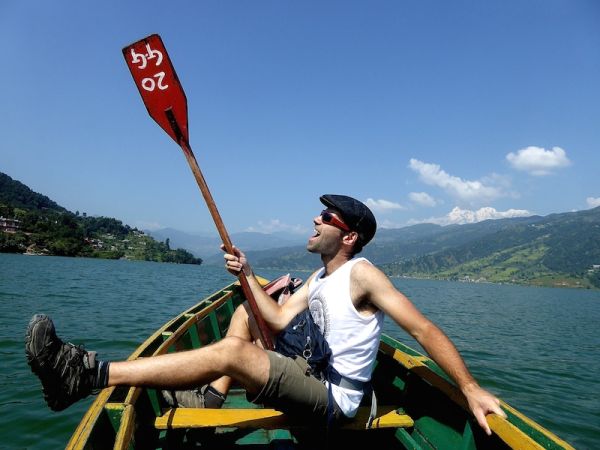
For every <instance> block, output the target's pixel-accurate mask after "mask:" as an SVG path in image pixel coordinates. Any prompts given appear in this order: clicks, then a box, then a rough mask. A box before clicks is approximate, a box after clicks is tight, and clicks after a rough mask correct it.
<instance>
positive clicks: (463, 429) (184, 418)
mask: <svg viewBox="0 0 600 450" xmlns="http://www.w3.org/2000/svg"><path fill="white" fill-rule="evenodd" d="M260 281H261V283H264V284H266V283H267V280H264V279H261V280H260ZM243 301H244V298H243V294H242V291H241V289H240V286H239V284H238V283H233V284H231V285H229V286H227V287H225V288H223V289H222V290H220V291H218V292H216V293H214V294H212V295H210V296H208V297H207V298H206V299H204V300H202V301H201V302H199V303H198V304H197V305H195V306H193V307H191V308H189V309H188V310H186V311H184V312H183V313H181V314H180V315H178V316H177V317H175V318H173V319H172V320H170V321H169V322H167V323H166V324H165V325H164V326H162V327H161V328H160V329H158V330H157V331H156V332H155V333H154V334H153V335H152V336H150V337H149V338H148V339H147V340H146V341H145V342H144V343H143V344H142V345H140V346H139V347H138V348H137V349H136V350H135V351H134V352H133V353H132V354H131V356H130V357H129V359H136V358H144V357H148V356H152V355H159V354H164V353H167V352H176V351H181V350H185V349H190V348H197V347H200V346H203V345H207V344H209V343H211V342H214V341H216V340H218V339H220V338H221V337H222V336H224V335H225V333H226V331H227V328H228V325H229V320H230V318H231V315H232V314H233V311H234V310H235V308H236V307H237V306H238V305H239V304H241V303H242V302H243ZM373 386H374V389H375V391H376V393H377V397H378V403H379V405H378V414H377V417H376V419H375V420H373V421H372V423H370V424H369V425H367V417H368V411H367V409H370V408H367V407H364V408H363V407H361V409H360V411H359V413H358V414H357V418H356V419H355V420H354V421H353V422H351V423H349V424H346V425H344V426H343V427H342V428H341V429H336V430H327V429H323V430H321V429H315V428H314V427H312V428H310V427H308V426H307V425H306V424H303V423H300V422H298V421H297V419H292V418H290V417H287V416H286V415H285V414H283V413H281V412H280V411H277V410H274V409H269V408H263V407H260V406H257V405H254V404H252V403H249V402H248V401H247V400H246V397H245V392H244V391H243V390H242V389H239V388H237V389H236V388H235V386H234V388H233V389H232V390H231V391H230V393H229V396H228V398H227V401H226V403H225V405H224V407H223V409H194V408H170V407H168V406H167V405H166V403H165V402H164V400H162V397H161V395H160V393H159V392H157V391H155V390H154V389H146V388H136V387H132V388H125V387H117V388H108V389H104V390H103V391H101V392H100V394H99V395H98V396H97V398H96V399H95V401H94V402H93V404H92V405H91V406H90V408H89V409H88V411H87V412H86V413H85V415H84V417H83V419H82V420H81V422H80V424H79V426H78V427H77V428H76V430H75V432H74V434H73V435H72V437H71V439H70V441H69V443H68V444H67V449H88V448H89V449H109V448H114V449H137V448H143V449H167V448H169V449H171V448H198V447H201V448H205V449H213V448H214V449H219V450H221V449H228V448H239V446H244V445H249V446H252V447H253V448H285V449H292V448H320V447H329V446H331V447H335V448H340V446H344V445H349V446H351V447H352V448H356V446H361V445H365V446H373V447H376V448H386V449H464V450H470V449H481V448H485V449H509V448H512V449H520V450H523V449H572V448H573V447H571V446H570V445H569V444H568V443H566V442H565V441H563V440H561V439H560V438H558V437H557V436H555V435H554V434H553V433H551V432H550V431H548V430H546V429H544V428H543V427H542V426H540V425H539V424H537V423H536V422H534V421H533V420H531V419H529V418H528V417H526V416H524V415H523V414H522V413H520V412H519V411H517V410H516V409H514V408H512V407H511V406H509V405H508V404H506V403H504V402H502V408H503V409H504V411H505V412H506V414H507V416H508V418H507V419H503V418H500V417H498V416H496V415H490V416H488V418H487V420H488V423H489V424H490V427H491V429H492V430H493V435H492V436H491V437H488V436H486V435H485V433H483V431H481V429H480V428H479V426H478V425H477V423H476V422H475V421H474V419H473V418H472V417H471V416H470V414H469V413H468V412H466V405H465V400H464V397H463V396H462V395H461V394H460V392H459V391H458V389H457V388H456V387H455V386H454V384H453V383H452V382H451V381H450V379H449V378H448V377H447V376H446V375H445V374H444V373H443V371H442V370H441V369H440V368H439V367H438V366H437V365H436V364H435V363H434V362H433V361H432V360H431V359H429V358H427V357H425V356H423V355H422V354H420V353H418V352H417V351H415V350H413V349H411V348H409V347H407V346H405V345H403V344H401V343H400V342H398V341H396V340H394V339H392V338H390V337H389V336H386V335H383V336H382V338H381V343H380V347H379V353H378V359H377V364H376V367H375V370H374V372H373ZM330 444H331V445H330ZM341 448H345V447H341ZM359 448H364V447H359Z"/></svg>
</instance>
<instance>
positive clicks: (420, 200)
mask: <svg viewBox="0 0 600 450" xmlns="http://www.w3.org/2000/svg"><path fill="white" fill-rule="evenodd" d="M408 198H410V201H411V202H413V203H416V204H417V205H421V206H429V207H432V206H436V205H437V201H436V200H435V198H433V197H432V196H431V195H429V194H428V193H427V192H411V193H410V194H408Z"/></svg>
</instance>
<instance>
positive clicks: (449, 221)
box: [409, 206, 532, 225]
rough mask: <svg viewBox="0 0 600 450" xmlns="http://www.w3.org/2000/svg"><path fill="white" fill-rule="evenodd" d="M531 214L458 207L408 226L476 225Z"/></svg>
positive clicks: (520, 210)
mask: <svg viewBox="0 0 600 450" xmlns="http://www.w3.org/2000/svg"><path fill="white" fill-rule="evenodd" d="M531 215H532V214H531V212H529V211H527V210H526V209H509V210H506V211H497V210H496V209H495V208H492V207H491V206H487V207H485V208H480V209H478V210H476V211H473V210H469V209H461V208H459V207H458V206H457V207H455V208H454V209H452V211H450V212H449V213H448V214H446V215H445V216H443V217H432V218H429V219H425V220H419V221H416V220H411V221H410V223H409V224H411V225H414V224H417V223H435V224H438V225H462V224H466V223H476V222H481V221H483V220H488V219H506V218H510V217H527V216H531Z"/></svg>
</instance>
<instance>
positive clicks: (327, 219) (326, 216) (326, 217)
mask: <svg viewBox="0 0 600 450" xmlns="http://www.w3.org/2000/svg"><path fill="white" fill-rule="evenodd" d="M321 220H322V221H323V223H326V224H327V225H331V226H334V227H336V228H339V229H340V230H343V231H351V230H350V227H348V225H346V224H345V223H344V222H342V221H341V220H340V219H338V218H337V217H335V216H334V215H333V214H331V213H330V212H329V211H327V210H326V209H324V210H323V211H321Z"/></svg>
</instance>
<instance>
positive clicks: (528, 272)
mask: <svg viewBox="0 0 600 450" xmlns="http://www.w3.org/2000/svg"><path fill="white" fill-rule="evenodd" d="M247 254H248V257H249V258H250V259H251V260H252V261H253V263H254V264H255V266H257V267H265V268H266V267H269V268H271V267H275V268H276V267H285V268H286V269H287V270H301V269H306V270H314V269H316V268H317V267H319V264H320V261H319V260H318V258H317V257H316V256H315V255H311V254H309V253H308V252H307V251H306V249H305V248H304V247H288V248H279V249H272V250H265V251H261V252H247ZM361 256H365V257H367V258H368V259H370V260H371V261H373V263H375V264H377V265H378V266H379V267H381V268H382V270H383V271H384V272H386V273H387V274H388V275H390V276H397V277H401V276H406V277H417V278H435V279H451V280H463V281H478V282H500V283H519V284H534V285H543V286H568V287H583V288H600V208H595V209H590V210H586V211H578V212H574V213H564V214H552V215H549V216H546V217H540V216H531V217H521V218H514V219H501V220H487V221H484V222H479V223H475V224H468V225H451V226H446V227H442V226H439V225H432V224H426V225H415V226H411V227H406V228H400V229H393V230H386V229H381V230H379V231H378V232H377V235H376V236H375V239H374V240H373V242H372V243H370V244H369V245H368V246H367V247H365V249H364V251H363V252H362V253H361Z"/></svg>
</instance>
